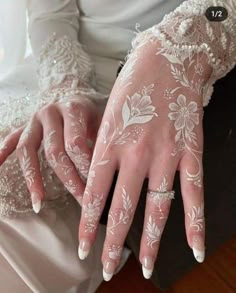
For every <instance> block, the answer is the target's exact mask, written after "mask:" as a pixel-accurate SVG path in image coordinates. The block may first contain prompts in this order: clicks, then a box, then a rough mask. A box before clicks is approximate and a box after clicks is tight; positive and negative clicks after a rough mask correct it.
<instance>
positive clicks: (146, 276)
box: [142, 266, 152, 279]
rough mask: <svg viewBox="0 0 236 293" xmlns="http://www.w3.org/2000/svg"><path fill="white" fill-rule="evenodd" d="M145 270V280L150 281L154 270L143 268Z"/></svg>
mask: <svg viewBox="0 0 236 293" xmlns="http://www.w3.org/2000/svg"><path fill="white" fill-rule="evenodd" d="M142 269H143V276H144V278H145V279H150V278H151V276H152V270H148V269H146V268H145V267H144V266H142Z"/></svg>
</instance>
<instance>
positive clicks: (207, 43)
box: [133, 0, 236, 106]
mask: <svg viewBox="0 0 236 293" xmlns="http://www.w3.org/2000/svg"><path fill="white" fill-rule="evenodd" d="M225 2H226V1H223V0H208V1H207V0H204V1H203V0H188V1H185V2H184V3H183V4H182V5H180V6H179V7H178V8H177V9H176V10H175V11H173V12H171V13H169V14H168V15H166V16H165V17H164V18H163V20H162V22H161V23H160V24H158V25H154V26H153V27H151V28H150V29H148V30H146V31H144V32H142V33H139V34H138V35H137V37H136V38H135V39H134V41H133V48H137V47H140V46H142V45H143V44H145V43H146V42H147V41H149V40H151V39H153V38H154V39H156V38H157V39H158V40H159V41H160V42H161V45H162V47H163V49H164V50H165V51H166V52H167V54H169V55H172V56H186V57H187V56H193V55H194V54H196V53H200V52H203V53H205V54H206V55H207V57H208V63H209V64H210V65H211V67H212V69H213V70H212V75H211V77H210V80H209V81H208V83H207V85H206V86H205V88H204V89H203V104H204V106H206V105H207V104H208V102H209V99H210V96H211V95H212V92H213V88H212V86H213V84H214V83H215V81H216V80H217V79H220V78H222V77H224V76H225V75H226V74H227V73H228V72H229V71H230V70H232V69H233V67H234V66H235V64H236V13H235V12H236V1H235V0H228V1H227V3H225ZM211 6H222V7H225V8H226V9H227V10H228V14H229V16H228V18H227V19H226V20H225V21H222V22H210V21H209V20H208V19H207V18H206V16H205V12H206V10H207V8H209V7H211Z"/></svg>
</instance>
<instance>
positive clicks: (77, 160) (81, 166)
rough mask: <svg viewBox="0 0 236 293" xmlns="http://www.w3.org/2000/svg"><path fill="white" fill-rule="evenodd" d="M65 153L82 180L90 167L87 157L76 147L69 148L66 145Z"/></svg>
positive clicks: (69, 146)
mask: <svg viewBox="0 0 236 293" xmlns="http://www.w3.org/2000/svg"><path fill="white" fill-rule="evenodd" d="M66 152H67V154H68V155H69V157H70V158H71V159H72V160H73V163H74V164H75V167H76V169H77V170H78V172H79V173H80V174H81V175H82V177H83V178H87V177H88V171H89V166H90V160H89V155H88V154H86V153H83V152H82V151H81V149H80V148H79V147H78V146H73V147H72V146H71V145H69V144H66Z"/></svg>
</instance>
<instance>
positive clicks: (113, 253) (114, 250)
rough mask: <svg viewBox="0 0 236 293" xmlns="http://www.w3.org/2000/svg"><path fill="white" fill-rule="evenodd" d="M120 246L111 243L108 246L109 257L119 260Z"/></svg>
mask: <svg viewBox="0 0 236 293" xmlns="http://www.w3.org/2000/svg"><path fill="white" fill-rule="evenodd" d="M121 252H122V246H120V245H115V244H112V245H110V246H109V248H108V256H109V258H111V259H114V260H119V259H120V257H121Z"/></svg>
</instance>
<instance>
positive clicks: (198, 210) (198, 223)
mask: <svg viewBox="0 0 236 293" xmlns="http://www.w3.org/2000/svg"><path fill="white" fill-rule="evenodd" d="M188 216H189V218H190V227H193V228H195V229H196V231H197V232H200V231H203V228H204V226H203V224H204V205H203V204H201V206H200V207H195V206H194V207H193V208H192V210H191V212H190V213H188Z"/></svg>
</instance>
